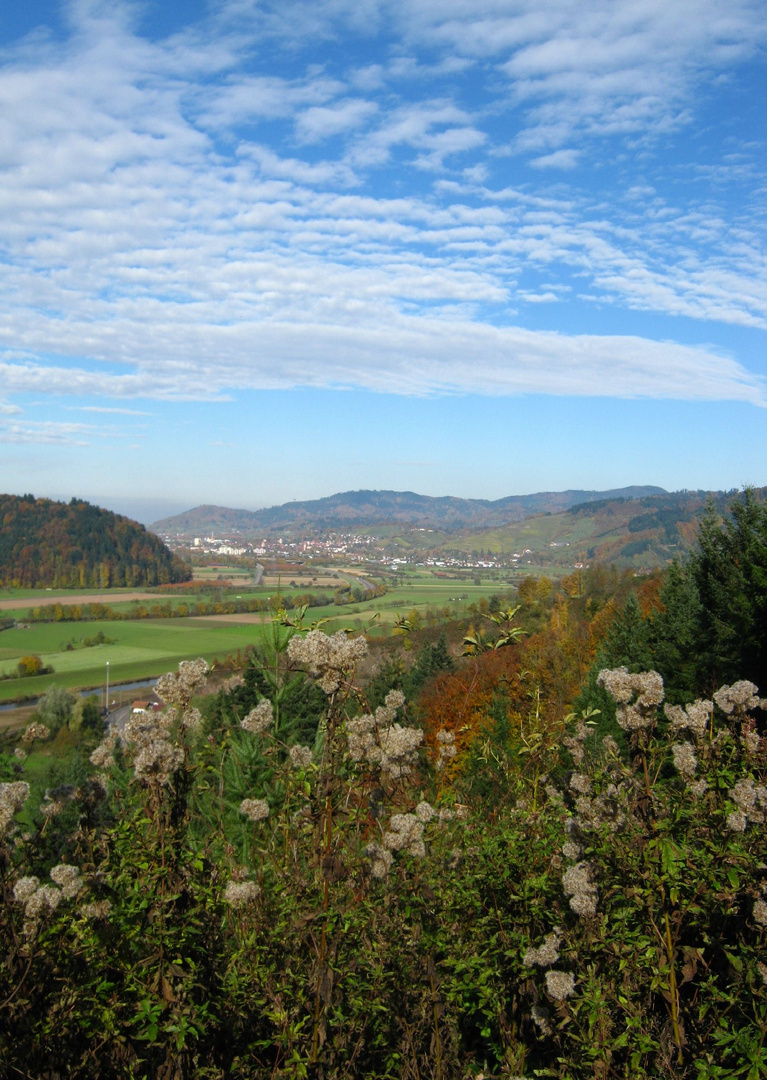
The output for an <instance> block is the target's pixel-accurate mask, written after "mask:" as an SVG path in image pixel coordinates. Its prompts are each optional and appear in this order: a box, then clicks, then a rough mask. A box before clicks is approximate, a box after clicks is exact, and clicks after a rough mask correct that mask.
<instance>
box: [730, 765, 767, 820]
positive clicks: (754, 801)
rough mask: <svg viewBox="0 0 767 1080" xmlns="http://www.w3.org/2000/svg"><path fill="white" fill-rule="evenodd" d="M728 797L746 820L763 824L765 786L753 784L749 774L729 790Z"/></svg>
mask: <svg viewBox="0 0 767 1080" xmlns="http://www.w3.org/2000/svg"><path fill="white" fill-rule="evenodd" d="M729 794H730V798H731V799H732V801H733V802H734V803H735V805H736V806H737V808H738V810H740V811H741V812H742V813H743V814H744V816H745V817H746V819H747V820H748V821H752V822H754V823H755V824H757V825H763V824H764V821H765V811H767V787H765V786H764V785H763V784H755V783H754V781H753V780H752V778H751V777H750V776H744V777H742V778H741V779H740V780H739V781H738V783H737V784H735V786H734V787H733V788H732V789H731V790H730V793H729Z"/></svg>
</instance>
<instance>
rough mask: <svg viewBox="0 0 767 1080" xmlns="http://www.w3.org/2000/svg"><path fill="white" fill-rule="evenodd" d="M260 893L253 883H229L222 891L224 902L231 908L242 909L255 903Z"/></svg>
mask: <svg viewBox="0 0 767 1080" xmlns="http://www.w3.org/2000/svg"><path fill="white" fill-rule="evenodd" d="M260 891H261V890H260V889H259V887H258V885H256V883H255V882H254V881H229V882H227V885H226V889H225V890H224V900H225V901H226V903H227V904H228V905H229V907H231V908H243V907H247V906H248V905H249V904H253V903H255V901H256V899H257V898H258V894H259V893H260Z"/></svg>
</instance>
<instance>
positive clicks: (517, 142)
mask: <svg viewBox="0 0 767 1080" xmlns="http://www.w3.org/2000/svg"><path fill="white" fill-rule="evenodd" d="M766 44H767V6H765V4H764V2H763V0H728V2H726V3H725V2H724V0H609V2H606V0H593V2H592V3H591V4H589V5H587V6H584V5H583V4H581V3H580V2H576V0H557V2H549V3H546V2H542V0H418V2H417V3H413V2H412V0H408V2H406V0H275V2H272V0H261V2H258V0H217V2H216V3H213V4H210V5H209V4H206V3H203V2H201V0H192V2H190V0H184V2H183V3H182V2H173V0H163V2H162V3H160V2H159V0H147V2H145V3H123V2H120V0H109V2H108V3H99V2H94V0H77V2H73V3H58V2H44V0H38V2H29V0H27V2H26V3H24V4H21V3H19V2H18V0H15V2H11V3H8V4H5V5H4V6H3V8H2V9H0V171H1V174H2V175H1V182H0V275H1V277H0V281H1V283H2V285H1V287H0V489H1V490H3V491H8V492H18V493H22V492H26V491H31V492H33V493H34V494H36V495H49V496H54V497H70V496H72V495H78V496H84V497H89V498H92V499H93V500H94V501H97V502H101V503H102V504H103V505H110V506H112V505H115V506H119V507H120V508H123V507H125V508H129V509H131V508H132V509H133V510H134V511H135V512H137V513H139V516H142V518H143V519H144V520H151V519H152V518H153V517H154V516H161V514H162V513H164V512H165V511H166V510H167V509H170V508H179V509H180V508H185V507H190V506H194V505H197V504H199V503H202V502H215V503H219V504H222V505H229V506H242V507H258V506H264V505H272V504H275V503H279V502H283V501H286V500H288V499H292V498H298V499H302V498H314V497H320V496H323V495H329V494H332V493H333V492H336V491H343V490H346V489H347V488H360V487H371V488H397V489H410V490H415V491H419V492H422V493H424V494H432V495H443V494H453V495H463V496H474V497H482V498H499V497H501V496H504V495H510V494H520V493H525V492H530V491H537V490H561V489H565V488H591V489H594V488H596V489H603V488H608V487H617V486H623V485H624V484H632V483H652V484H659V485H661V486H663V487H666V488H669V489H676V488H681V487H687V488H731V487H739V486H741V485H743V484H746V483H754V484H766V483H767V470H766V469H765V463H767V411H766V410H765V406H766V405H767V380H766V378H765V377H766V376H767V358H766V356H765V340H766V335H765V327H766V326H767V274H765V263H766V260H765V243H764V238H765V214H766V212H767V170H766V169H765V157H766V155H765V139H766V138H767V125H765V120H764V101H765V100H766V99H767V77H766V72H767V68H766V66H765V45H766ZM137 500H143V501H142V502H141V503H140V504H139V502H138V501H137ZM155 511H157V512H156V513H155Z"/></svg>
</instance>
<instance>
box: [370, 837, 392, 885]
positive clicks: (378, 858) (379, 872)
mask: <svg viewBox="0 0 767 1080" xmlns="http://www.w3.org/2000/svg"><path fill="white" fill-rule="evenodd" d="M365 855H366V856H367V857H368V859H370V860H371V867H370V873H371V875H372V876H373V877H374V878H378V879H379V880H380V879H382V878H385V877H386V875H387V874H388V873H389V871H390V870H391V868H392V863H393V862H394V856H393V855H392V853H391V851H389V849H388V848H385V847H383V846H382V845H381V844H376V843H372V844H368V846H367V847H366V848H365Z"/></svg>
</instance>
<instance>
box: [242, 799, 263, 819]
mask: <svg viewBox="0 0 767 1080" xmlns="http://www.w3.org/2000/svg"><path fill="white" fill-rule="evenodd" d="M240 813H241V814H244V815H245V817H248V818H250V820H251V821H264V820H265V819H266V818H268V817H269V803H268V802H267V801H266V799H243V800H242V802H241V803H240Z"/></svg>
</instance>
